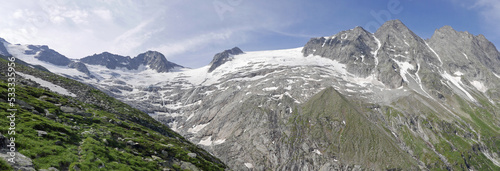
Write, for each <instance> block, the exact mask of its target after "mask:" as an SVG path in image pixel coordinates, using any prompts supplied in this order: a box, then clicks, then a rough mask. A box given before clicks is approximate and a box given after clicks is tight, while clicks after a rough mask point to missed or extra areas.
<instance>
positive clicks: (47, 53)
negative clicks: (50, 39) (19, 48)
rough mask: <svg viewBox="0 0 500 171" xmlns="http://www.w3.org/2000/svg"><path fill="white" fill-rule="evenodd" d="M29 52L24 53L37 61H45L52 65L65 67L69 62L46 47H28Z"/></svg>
mask: <svg viewBox="0 0 500 171" xmlns="http://www.w3.org/2000/svg"><path fill="white" fill-rule="evenodd" d="M28 48H29V50H26V51H25V54H27V55H35V58H38V60H41V61H45V62H48V63H51V64H54V65H60V66H67V65H68V64H69V63H71V60H70V59H69V58H67V57H66V56H64V55H61V54H60V53H59V52H56V51H55V50H53V49H49V47H48V46H45V45H43V46H35V45H28Z"/></svg>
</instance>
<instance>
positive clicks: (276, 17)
mask: <svg viewBox="0 0 500 171" xmlns="http://www.w3.org/2000/svg"><path fill="white" fill-rule="evenodd" d="M0 16H2V17H1V20H0V37H1V38H4V39H6V40H7V41H9V42H10V43H13V44H18V43H19V44H34V45H48V46H49V47H50V48H52V49H55V50H56V51H58V52H60V53H61V54H63V55H65V56H67V57H69V58H74V59H79V58H83V57H85V56H89V55H93V54H98V53H102V52H105V51H106V52H110V53H114V54H118V55H123V56H131V57H135V56H137V55H138V54H139V53H142V52H145V51H147V50H155V51H159V52H161V53H163V54H164V55H165V56H166V58H167V60H169V61H172V62H175V63H177V64H180V65H183V66H186V67H191V68H198V67H202V66H205V65H207V64H209V63H210V61H211V60H212V58H213V56H214V55H215V54H216V53H218V52H221V51H223V50H225V49H230V48H233V47H235V46H237V47H239V48H241V49H242V50H243V51H260V50H275V49H288V48H297V47H302V46H304V45H305V44H306V43H307V41H308V40H309V39H310V38H312V37H320V36H330V35H334V34H336V33H338V32H340V31H343V30H348V29H352V28H354V27H356V26H361V27H363V28H365V29H367V30H368V31H370V32H375V31H376V29H377V28H378V27H380V26H381V25H382V24H383V23H384V22H385V21H387V20H392V19H400V20H401V21H402V22H403V23H404V24H405V25H406V26H408V27H409V28H410V29H411V30H412V31H413V32H415V33H416V34H417V35H419V36H420V37H422V38H424V39H427V38H430V37H431V36H432V34H433V33H434V31H435V30H436V29H438V28H441V27H442V26H445V25H449V26H452V27H453V28H454V29H455V30H457V31H468V32H470V33H472V34H474V35H478V34H483V35H485V36H486V38H487V39H489V40H490V41H492V42H493V43H494V44H495V46H497V47H498V46H500V1H498V0H376V1H375V0H314V1H305V0H302V1H299V0H85V1H69V0H23V1H19V0H2V4H1V6H0Z"/></svg>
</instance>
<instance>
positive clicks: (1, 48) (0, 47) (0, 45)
mask: <svg viewBox="0 0 500 171" xmlns="http://www.w3.org/2000/svg"><path fill="white" fill-rule="evenodd" d="M6 44H10V43H9V42H7V41H6V40H5V39H2V38H0V55H3V56H11V55H10V54H9V51H7V48H5V45H6Z"/></svg>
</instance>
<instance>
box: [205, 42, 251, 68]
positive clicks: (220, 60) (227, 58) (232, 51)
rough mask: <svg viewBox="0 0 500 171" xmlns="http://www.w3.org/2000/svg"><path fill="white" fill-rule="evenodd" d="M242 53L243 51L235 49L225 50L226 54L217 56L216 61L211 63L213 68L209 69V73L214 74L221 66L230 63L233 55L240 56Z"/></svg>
mask: <svg viewBox="0 0 500 171" xmlns="http://www.w3.org/2000/svg"><path fill="white" fill-rule="evenodd" d="M242 53H243V51H242V50H241V49H240V48H238V47H234V48H232V49H228V50H225V51H224V52H221V53H217V54H215V56H214V59H212V62H210V65H211V66H210V69H208V72H212V71H213V70H215V69H216V68H217V67H219V66H220V65H222V64H224V63H226V62H227V61H230V60H231V56H232V55H239V54H242Z"/></svg>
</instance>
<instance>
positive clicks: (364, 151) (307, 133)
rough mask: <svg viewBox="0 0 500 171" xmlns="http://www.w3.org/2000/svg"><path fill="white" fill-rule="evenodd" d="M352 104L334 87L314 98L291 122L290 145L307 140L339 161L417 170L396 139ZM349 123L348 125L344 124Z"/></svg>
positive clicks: (378, 168) (295, 114) (367, 165)
mask: <svg viewBox="0 0 500 171" xmlns="http://www.w3.org/2000/svg"><path fill="white" fill-rule="evenodd" d="M356 106H359V105H357V104H356V105H353V104H352V102H349V101H347V100H346V99H345V98H344V97H343V96H342V95H341V94H339V93H338V92H337V91H336V90H335V89H333V88H331V87H330V88H327V89H325V90H323V91H321V92H320V93H318V94H316V95H315V96H313V97H312V98H311V99H310V100H309V101H308V102H307V103H306V104H305V105H304V106H303V108H302V111H301V112H300V111H299V112H294V116H293V117H292V119H291V120H290V123H292V125H293V126H292V134H291V137H290V142H291V143H295V144H297V145H299V143H300V142H302V141H306V140H307V139H314V140H316V142H318V141H319V142H320V144H321V146H322V147H321V149H320V151H321V152H322V153H326V154H325V155H333V156H335V157H336V158H337V159H338V160H339V162H342V163H344V164H349V165H354V164H357V165H362V166H363V167H365V168H373V169H376V170H383V169H397V168H417V166H416V165H417V164H416V162H415V161H413V160H412V159H411V158H410V156H409V155H408V154H406V153H405V152H404V151H402V150H400V149H399V148H398V147H397V144H396V143H394V140H393V138H391V137H390V135H389V134H387V133H386V132H385V131H383V129H382V128H380V127H379V126H377V125H375V124H373V123H371V122H370V121H369V120H368V119H367V118H366V117H365V116H364V115H363V114H361V113H360V112H359V111H358V109H357V107H356ZM344 123H345V124H344Z"/></svg>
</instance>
